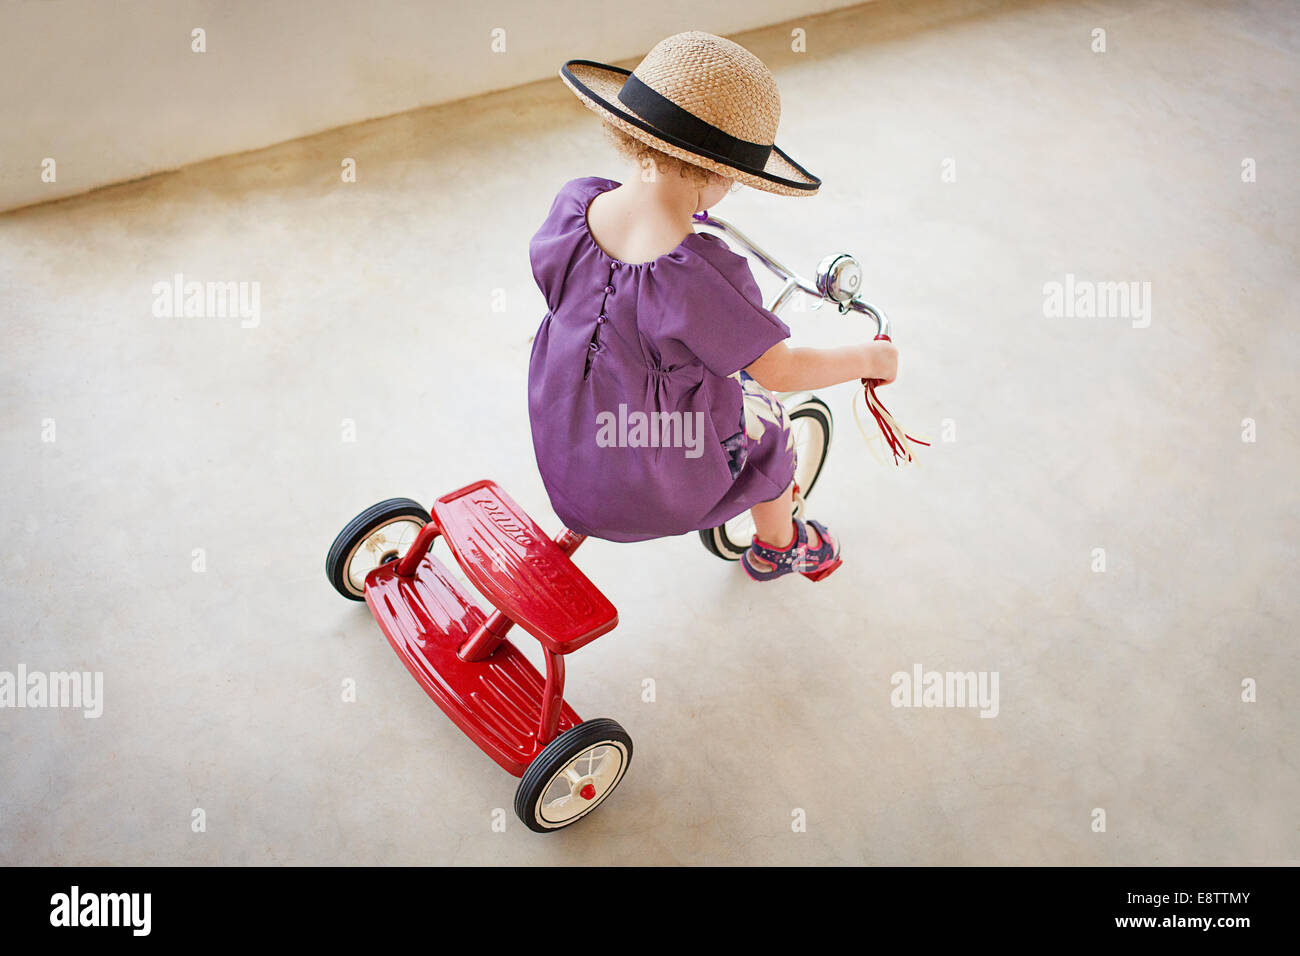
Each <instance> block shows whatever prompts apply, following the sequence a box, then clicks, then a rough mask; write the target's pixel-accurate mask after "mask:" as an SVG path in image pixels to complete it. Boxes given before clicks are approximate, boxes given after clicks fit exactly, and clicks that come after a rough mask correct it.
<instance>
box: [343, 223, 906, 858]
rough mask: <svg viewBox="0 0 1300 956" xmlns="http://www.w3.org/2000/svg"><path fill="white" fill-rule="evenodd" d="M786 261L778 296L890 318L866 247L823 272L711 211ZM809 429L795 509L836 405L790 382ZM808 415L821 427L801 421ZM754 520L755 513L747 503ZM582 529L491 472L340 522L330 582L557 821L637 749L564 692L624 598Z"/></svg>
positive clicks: (541, 816)
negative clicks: (453, 566) (872, 286)
mask: <svg viewBox="0 0 1300 956" xmlns="http://www.w3.org/2000/svg"><path fill="white" fill-rule="evenodd" d="M697 221H698V222H699V224H700V225H701V226H704V227H708V228H712V229H716V230H718V231H719V232H721V233H723V234H725V235H726V236H727V237H728V238H729V239H731V240H732V241H733V242H736V243H738V244H739V245H740V246H741V247H742V248H743V249H744V250H745V251H747V252H748V253H749V254H750V255H752V256H753V257H754V258H756V259H757V260H758V261H760V262H761V263H762V264H763V265H764V266H766V267H767V268H768V269H770V270H771V271H773V272H775V273H776V274H777V275H778V276H780V277H781V278H782V279H783V280H784V282H785V284H784V286H783V287H782V289H781V291H780V292H779V293H778V294H777V295H776V297H775V298H774V299H773V300H772V303H771V305H770V306H769V308H770V309H772V311H777V310H778V309H780V308H781V306H783V305H784V304H785V303H786V302H787V301H788V300H789V298H790V296H791V294H792V293H793V292H795V291H802V292H805V293H807V294H809V295H811V296H813V297H815V298H817V299H818V300H823V301H824V300H829V301H832V302H834V303H836V304H837V305H838V306H839V311H840V312H841V314H843V313H845V312H848V311H857V312H861V313H864V314H867V315H870V316H871V317H872V318H874V319H875V321H876V325H877V328H878V330H879V332H880V333H881V334H886V333H887V330H888V319H887V318H886V317H885V316H884V314H883V313H882V312H880V311H879V310H877V309H875V308H874V307H872V306H871V305H869V304H867V303H866V302H863V301H862V300H861V299H859V298H858V297H857V295H856V293H857V288H858V285H859V284H860V280H861V272H860V269H859V268H858V265H857V262H856V261H855V260H854V259H853V258H852V257H851V256H847V255H839V256H828V257H827V258H826V259H823V260H822V263H821V265H820V266H819V268H818V274H817V279H816V281H815V282H812V281H809V280H806V279H803V278H801V277H799V276H798V275H796V274H795V273H793V272H791V271H790V270H789V269H786V268H785V267H784V266H782V265H780V264H779V263H777V262H776V260H774V259H773V258H772V257H771V256H769V255H767V254H766V253H765V252H763V251H762V250H761V249H759V248H758V247H757V246H755V245H754V244H753V243H751V242H750V241H749V240H748V239H746V238H745V237H744V236H743V235H741V234H740V233H739V232H737V231H736V230H735V229H734V227H732V226H730V225H729V224H728V223H726V222H724V221H723V220H719V219H715V218H712V217H708V216H704V217H697ZM782 400H783V401H784V402H786V404H787V410H788V412H789V414H790V418H791V420H792V425H793V427H795V428H796V429H797V431H796V442H797V443H798V444H797V448H798V452H799V462H798V467H797V469H796V474H795V480H796V485H797V488H798V490H799V492H800V493H799V494H797V495H796V497H795V507H796V512H798V511H799V510H801V509H802V506H803V497H804V496H806V495H807V494H808V493H809V492H810V491H811V490H812V486H813V484H814V483H815V482H816V480H817V477H818V475H819V474H820V472H821V467H822V464H823V462H824V461H825V457H826V452H827V450H828V448H829V444H830V436H831V418H830V410H829V409H828V408H827V407H826V405H825V404H824V403H823V402H821V401H820V400H819V399H817V398H815V397H813V396H811V395H807V394H806V393H805V394H801V395H790V396H784V395H783V396H782ZM798 429H804V430H806V431H807V432H808V434H807V435H801V434H800V433H799V431H798ZM739 520H740V521H742V522H743V521H744V520H747V519H746V518H745V517H744V516H742V517H741V518H740V519H739ZM700 534H701V537H702V538H703V540H704V543H705V545H706V546H707V547H708V548H709V550H710V551H711V552H713V553H714V554H716V555H718V556H719V557H722V558H726V559H728V560H737V559H738V558H739V557H740V554H741V553H742V552H743V550H744V545H747V544H748V537H747V535H745V533H744V528H743V527H741V525H740V524H739V523H737V524H735V526H733V522H728V524H727V525H725V526H723V527H721V528H716V529H710V530H706V531H701V532H700ZM438 537H442V538H443V539H444V540H445V541H446V543H447V545H448V546H449V547H450V549H451V552H452V554H453V555H454V557H455V559H456V561H457V562H458V563H459V565H460V567H461V569H462V570H463V571H464V573H465V576H466V577H467V578H468V579H469V581H470V582H471V583H472V584H473V585H474V587H475V588H476V589H477V590H478V591H479V592H480V593H481V594H482V595H483V596H484V597H485V598H487V600H489V601H490V602H491V603H492V606H493V610H492V611H491V613H487V612H485V611H484V610H483V609H482V608H480V607H479V605H478V604H477V603H476V601H475V600H474V598H473V597H471V596H470V595H469V593H467V591H466V590H465V588H463V587H462V586H461V584H460V583H459V582H458V581H457V580H456V578H455V577H454V576H453V575H452V574H451V572H450V571H449V570H448V569H447V567H446V566H445V565H443V564H442V563H441V562H440V561H438V559H437V558H435V557H434V555H433V554H432V552H431V550H430V549H431V548H432V546H433V543H434V540H435V539H436V538H438ZM583 540H584V536H583V535H580V534H577V533H575V532H572V531H569V530H567V529H563V530H561V531H560V533H559V534H558V535H556V536H555V537H554V538H551V537H549V536H547V535H546V534H545V533H544V532H543V531H542V530H541V528H539V527H538V526H537V524H536V523H535V522H534V521H533V519H532V518H530V517H529V516H528V515H527V514H526V513H525V512H524V511H523V509H522V508H520V507H519V505H517V504H516V503H515V502H514V501H513V500H512V499H511V498H510V496H509V495H507V494H506V493H505V492H504V491H503V490H501V488H499V487H497V485H496V484H494V483H493V482H491V481H476V482H474V483H473V484H470V485H467V486H465V487H464V488H461V489H459V490H457V491H453V492H451V493H450V494H446V495H443V496H442V497H441V498H439V499H438V500H437V501H435V502H434V503H433V508H432V509H431V511H429V510H426V509H425V508H424V507H423V506H422V505H420V504H419V503H418V502H416V501H413V500H411V499H409V498H390V499H389V500H387V501H381V502H379V503H378V504H376V505H373V506H372V507H370V508H367V509H366V510H365V511H363V512H362V513H361V514H359V515H358V516H357V517H356V518H354V519H352V521H350V522H348V524H347V526H346V527H345V528H344V529H343V530H342V531H341V532H340V533H339V535H338V537H337V538H335V540H334V543H333V545H332V546H331V548H330V550H329V555H328V557H327V558H326V563H325V570H326V575H327V576H328V578H329V580H330V583H331V584H332V585H333V586H334V588H335V589H336V590H337V591H338V592H339V593H340V594H342V595H343V596H344V597H346V598H349V599H351V600H355V601H361V600H364V601H365V602H366V603H367V604H368V605H369V607H370V611H371V613H372V614H373V615H374V617H375V619H376V620H377V621H378V622H379V626H380V628H381V629H382V630H383V632H384V635H385V636H386V637H387V638H388V642H389V644H391V645H392V647H393V650H395V651H396V652H397V656H398V657H399V658H401V660H402V663H403V664H405V665H406V668H407V670H409V671H410V672H411V675H412V676H413V677H414V678H415V679H416V680H417V681H418V682H419V684H420V686H421V687H423V688H424V690H425V692H426V693H427V694H428V695H429V696H430V697H432V698H433V700H434V702H435V703H437V704H438V706H439V707H440V708H442V710H443V712H445V713H446V714H447V716H448V717H450V718H451V719H452V721H454V722H455V724H456V725H457V726H458V727H460V729H461V730H463V731H464V732H465V733H466V734H467V735H468V736H469V738H470V739H471V740H473V741H474V742H475V743H476V744H478V746H479V747H480V748H482V750H483V751H484V752H485V753H486V754H487V755H488V756H489V757H491V758H492V759H493V760H495V761H496V762H497V763H498V764H500V765H501V767H503V768H504V769H505V770H507V771H508V772H509V773H511V774H513V775H514V776H516V777H520V778H522V779H521V780H520V782H519V787H518V790H517V791H516V794H515V812H516V813H517V814H518V815H519V818H520V819H521V820H523V822H524V824H525V825H526V826H527V827H528V828H529V829H531V830H534V831H537V832H539V833H547V832H551V831H554V830H559V829H562V828H564V827H567V826H569V825H570V824H572V823H575V822H577V821H578V820H580V819H582V818H583V817H584V816H586V815H587V814H589V813H591V811H592V810H594V809H596V807H598V806H600V804H601V803H602V802H604V800H605V799H606V798H607V797H608V796H609V795H610V794H611V793H613V792H614V789H615V788H616V787H617V786H618V785H619V782H620V781H621V780H622V779H623V777H624V775H625V774H626V773H627V769H628V766H629V764H630V763H631V761H632V738H631V737H629V736H628V734H627V731H625V730H624V729H623V728H622V727H621V726H619V724H618V723H617V722H615V721H613V720H609V719H607V718H599V719H595V720H585V721H584V720H583V719H582V718H581V717H579V716H578V714H577V712H576V711H575V710H574V709H573V708H572V707H571V706H570V705H569V704H568V703H566V702H565V700H564V658H565V656H566V655H568V654H570V653H572V652H573V651H576V650H577V649H578V648H580V647H582V646H584V645H586V644H589V643H591V642H592V641H594V640H595V639H596V638H598V637H600V636H601V635H602V634H605V633H607V632H609V631H611V630H613V629H614V627H615V625H617V624H618V612H617V611H616V610H615V609H614V606H613V605H612V604H611V603H610V602H609V600H608V599H607V598H606V597H605V595H604V594H602V593H601V592H600V589H599V588H597V587H596V585H594V584H593V583H592V582H591V581H590V580H588V578H587V576H586V575H585V574H583V573H582V572H581V571H580V570H579V569H578V567H577V566H576V565H575V564H574V563H573V560H572V555H573V552H574V551H576V550H577V548H578V546H579V545H581V544H582V542H583ZM516 625H518V626H519V627H520V628H522V629H523V630H524V631H526V632H527V633H529V634H531V635H532V636H533V637H534V638H536V639H537V640H538V641H539V642H540V644H541V647H542V653H543V656H544V659H545V676H543V675H542V674H540V673H538V671H537V669H536V668H535V667H533V665H532V664H531V663H530V662H529V661H528V659H527V658H526V657H525V656H524V655H523V654H522V653H521V652H520V651H519V650H518V648H516V647H515V646H514V645H513V644H512V643H511V642H510V640H509V639H508V633H509V631H510V630H511V628H512V627H514V626H516Z"/></svg>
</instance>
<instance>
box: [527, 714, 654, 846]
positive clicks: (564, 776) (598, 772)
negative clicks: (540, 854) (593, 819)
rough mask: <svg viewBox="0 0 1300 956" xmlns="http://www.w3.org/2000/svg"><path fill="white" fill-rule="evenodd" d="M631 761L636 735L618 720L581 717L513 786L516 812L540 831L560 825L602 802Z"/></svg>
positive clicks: (576, 819) (581, 815)
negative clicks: (623, 726)
mask: <svg viewBox="0 0 1300 956" xmlns="http://www.w3.org/2000/svg"><path fill="white" fill-rule="evenodd" d="M631 762H632V738H631V737H629V736H628V733H627V731H626V730H624V729H623V728H622V727H621V726H619V724H618V722H617V721H614V720H610V719H609V718H607V717H600V718H597V719H596V720H587V721H583V722H582V723H580V724H579V725H578V726H576V727H573V728H571V729H569V730H566V731H565V732H564V733H562V734H560V736H558V737H556V738H555V739H554V740H552V741H551V742H550V743H549V744H547V745H546V747H545V748H543V749H542V752H541V753H540V754H538V755H537V758H536V759H535V760H534V761H533V762H532V763H531V764H529V765H528V769H527V770H526V771H525V772H524V776H523V779H522V780H520V781H519V789H518V790H517V791H516V792H515V813H516V814H518V815H519V819H520V820H522V821H524V826H526V827H528V829H530V830H532V831H534V832H536V833H551V832H554V831H555V830H562V829H564V828H565V827H567V826H569V825H570V824H573V823H577V822H578V821H579V820H581V819H582V818H583V817H585V816H586V815H587V814H589V813H590V812H591V811H592V810H595V809H596V808H597V807H598V806H600V805H601V804H602V803H604V802H605V799H606V798H607V797H608V796H609V795H610V794H611V793H613V792H614V788H615V787H617V786H618V785H619V783H620V782H622V780H623V775H624V774H625V773H626V772H627V768H628V765H629V764H630V763H631Z"/></svg>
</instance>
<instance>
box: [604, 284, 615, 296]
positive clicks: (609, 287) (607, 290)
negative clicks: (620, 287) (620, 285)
mask: <svg viewBox="0 0 1300 956" xmlns="http://www.w3.org/2000/svg"><path fill="white" fill-rule="evenodd" d="M613 291H614V287H613V286H612V285H607V286H605V295H609V294H610V293H611V292H613Z"/></svg>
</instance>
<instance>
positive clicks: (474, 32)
mask: <svg viewBox="0 0 1300 956" xmlns="http://www.w3.org/2000/svg"><path fill="white" fill-rule="evenodd" d="M848 5H850V4H846V3H843V2H835V0H726V2H710V3H702V2H698V0H696V2H689V0H658V2H655V3H645V2H643V0H642V2H635V3H632V2H626V0H611V2H607V3H605V4H603V5H596V4H593V3H590V2H579V0H558V2H525V0H505V2H495V3H490V2H484V3H450V2H428V0H426V2H417V0H370V2H360V0H358V2H345V0H112V2H107V0H5V2H4V3H3V5H2V6H0V210H2V209H10V208H14V207H17V206H22V205H27V204H29V203H34V202H41V201H44V200H47V199H53V198H57V197H59V196H67V195H72V194H74V193H79V192H83V191H85V190H87V189H91V188H94V187H96V186H102V185H105V184H108V183H113V182H120V181H123V180H128V179H134V178H137V177H140V176H145V175H148V174H150V173H155V172H159V171H161V170H166V169H174V168H176V167H178V166H182V165H184V164H186V163H192V162H195V161H197V160H202V159H208V158H211V157H213V156H220V155H224V154H227V153H233V152H240V151H243V150H248V149H256V148H259V147H262V146H267V145H270V144H271V143H276V142H281V141H283V140H288V139H295V138H297V137H299V136H304V135H307V134H309V133H315V132H319V131H321V130H324V129H329V128H331V127H335V126H341V125H345V124H348V123H354V122H357V121H359V120H364V119H370V118H373V117H376V116H383V115H386V114H390V113H397V112H401V111H403V110H409V109H413V108H415V107H419V106H427V105H430V104H433V103H441V102H445V101H448V100H454V99H460V98H462V97H466V96H471V95H474V94H478V93H484V92H487V91H489V90H496V89H504V88H506V87H510V86H515V85H517V84H520V83H527V82H531V81H533V80H538V79H542V78H544V77H547V76H554V75H555V72H556V70H557V69H558V67H559V64H560V63H561V62H562V61H563V60H564V59H566V58H568V57H586V58H589V59H598V60H619V59H625V58H628V57H637V56H640V55H641V54H642V53H644V52H645V51H646V50H647V49H649V48H650V47H651V46H652V45H654V43H655V42H656V41H657V40H659V39H661V38H662V37H664V36H667V35H669V34H671V33H676V32H678V31H681V30H688V29H700V30H708V31H710V32H713V33H724V34H725V33H734V32H737V31H740V30H745V29H750V28H753V27H757V26H762V25H765V24H771V23H779V22H781V21H785V20H790V19H793V18H797V17H798V16H801V15H806V14H810V13H816V12H820V11H824V10H829V9H833V8H835V7H842V6H848ZM195 27H202V28H203V29H204V30H206V34H207V36H206V40H207V52H205V53H202V54H199V53H194V52H191V49H190V45H191V40H190V32H191V30H192V29H193V28H195ZM498 27H499V28H502V29H504V30H505V45H506V49H505V52H504V53H494V52H493V51H492V49H491V42H492V31H493V29H494V28H498ZM46 157H51V158H53V159H54V160H55V163H56V166H55V172H56V175H57V180H56V181H55V182H52V183H47V182H42V179H41V168H42V161H43V160H44V159H45V158H46Z"/></svg>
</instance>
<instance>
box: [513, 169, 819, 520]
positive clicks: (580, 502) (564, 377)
mask: <svg viewBox="0 0 1300 956" xmlns="http://www.w3.org/2000/svg"><path fill="white" fill-rule="evenodd" d="M618 185H619V184H618V183H616V182H614V181H612V180H608V179H600V178H596V177H588V178H585V179H575V180H572V181H570V182H568V183H566V184H565V185H564V187H563V188H562V189H561V190H560V192H559V194H558V195H557V196H556V197H555V202H554V204H553V205H552V206H551V211H550V214H549V215H548V216H547V218H546V221H545V222H543V223H542V226H541V228H540V229H538V231H537V233H536V234H535V235H534V236H533V238H532V242H531V243H530V245H529V253H530V257H531V259H532V267H533V277H534V278H535V279H536V280H537V285H538V288H540V289H541V290H542V294H543V295H544V296H545V297H546V305H547V308H548V310H549V311H548V312H547V314H546V317H545V318H544V319H543V320H542V324H541V327H540V328H539V329H538V330H537V337H536V338H535V339H534V341H533V352H532V359H531V362H530V365H529V375H528V413H529V418H530V420H531V423H532V432H533V450H534V451H535V452H536V454H537V467H538V469H539V470H540V472H541V476H542V481H543V483H544V484H545V486H546V491H547V494H548V495H549V496H550V499H551V505H552V507H554V509H555V513H556V514H557V515H558V516H559V518H560V520H561V521H563V522H564V523H565V525H566V526H568V527H569V528H571V529H573V530H574V531H577V532H580V533H582V534H587V535H592V536H594V537H598V538H607V539H609V540H611V541H643V540H646V539H649V538H659V537H664V536H667V535H676V534H684V533H686V532H688V531H694V530H697V529H701V528H711V527H715V526H717V525H720V524H722V523H723V522H725V521H727V520H728V519H730V518H733V517H735V516H736V515H738V514H740V513H741V512H742V511H744V510H746V509H747V508H749V507H750V506H751V505H754V504H756V503H758V502H760V501H770V500H772V499H773V498H777V497H779V496H780V495H781V494H782V492H784V491H785V489H786V487H787V486H788V485H789V484H790V482H791V481H792V480H793V477H794V458H795V456H794V440H793V436H792V434H791V432H790V427H789V420H788V419H787V418H786V416H785V411H784V409H783V408H782V407H781V404H780V402H778V401H777V400H776V399H775V398H774V397H773V396H772V395H771V394H770V393H769V392H767V391H766V390H765V389H763V388H762V387H761V386H759V385H758V383H757V382H755V381H754V380H753V379H751V378H750V377H749V376H748V375H746V374H745V373H743V372H742V371H741V369H743V368H745V366H747V365H749V364H750V363H751V362H753V361H754V360H755V359H757V358H758V357H759V356H761V355H762V354H763V353H764V352H766V351H767V350H768V349H770V348H771V347H772V346H773V345H775V344H776V343H778V342H780V341H781V340H782V339H784V338H786V337H787V336H789V334H790V330H789V328H788V327H787V326H786V325H785V323H783V322H782V321H781V320H780V319H779V318H777V317H776V315H774V314H773V313H771V312H769V311H768V310H767V309H765V308H763V305H762V299H761V297H760V293H759V289H758V284H757V283H756V282H755V281H754V277H753V275H752V274H751V273H750V271H749V264H748V262H747V261H746V260H745V258H744V257H743V256H739V255H737V254H736V253H734V252H732V251H731V250H730V249H728V248H727V244H726V243H725V242H723V241H722V240H721V239H719V238H717V237H715V236H712V235H706V234H702V233H692V234H691V235H689V236H687V237H686V238H685V239H683V240H682V242H681V244H680V245H678V246H677V248H676V249H674V250H672V251H671V252H669V253H667V254H666V255H663V256H660V257H659V258H658V259H655V260H654V261H652V262H646V263H639V264H638V263H626V262H619V261H618V260H616V259H613V258H611V257H610V256H608V255H607V254H606V253H605V252H604V251H603V250H602V249H601V248H600V247H599V246H598V245H596V241H595V240H594V239H593V238H592V235H591V232H590V230H589V229H588V227H587V207H588V205H589V204H590V203H591V200H592V199H594V198H595V197H596V196H597V195H598V194H600V193H602V192H606V191H608V190H610V189H613V188H615V187H616V186H618Z"/></svg>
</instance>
